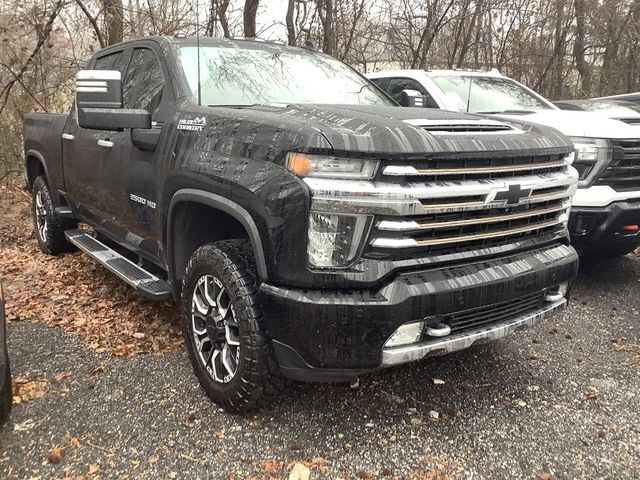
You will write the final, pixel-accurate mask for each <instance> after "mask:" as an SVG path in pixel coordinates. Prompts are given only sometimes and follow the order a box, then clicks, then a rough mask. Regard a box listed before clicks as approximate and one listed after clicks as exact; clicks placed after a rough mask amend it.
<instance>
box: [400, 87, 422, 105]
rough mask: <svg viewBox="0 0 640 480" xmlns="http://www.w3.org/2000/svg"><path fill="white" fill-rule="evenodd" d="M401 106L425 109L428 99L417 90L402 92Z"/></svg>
mask: <svg viewBox="0 0 640 480" xmlns="http://www.w3.org/2000/svg"><path fill="white" fill-rule="evenodd" d="M400 105H402V106H403V107H424V106H425V105H426V98H425V96H424V95H422V94H421V93H420V92H419V91H417V90H402V92H400Z"/></svg>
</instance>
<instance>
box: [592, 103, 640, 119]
mask: <svg viewBox="0 0 640 480" xmlns="http://www.w3.org/2000/svg"><path fill="white" fill-rule="evenodd" d="M580 106H581V107H582V108H584V109H585V110H588V111H590V112H598V113H604V114H605V115H607V116H611V117H625V116H630V117H637V116H640V106H636V105H634V104H632V103H628V104H627V103H624V104H619V103H615V102H584V103H580Z"/></svg>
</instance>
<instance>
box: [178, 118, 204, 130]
mask: <svg viewBox="0 0 640 480" xmlns="http://www.w3.org/2000/svg"><path fill="white" fill-rule="evenodd" d="M206 126H207V119H206V117H196V118H194V119H193V120H192V119H190V118H183V119H181V120H180V121H179V122H178V130H191V131H196V132H201V131H202V129H203V128H204V127H206Z"/></svg>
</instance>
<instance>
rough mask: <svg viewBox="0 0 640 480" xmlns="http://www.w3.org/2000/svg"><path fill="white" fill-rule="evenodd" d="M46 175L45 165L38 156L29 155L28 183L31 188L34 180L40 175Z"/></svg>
mask: <svg viewBox="0 0 640 480" xmlns="http://www.w3.org/2000/svg"><path fill="white" fill-rule="evenodd" d="M43 175H44V176H46V171H45V169H44V165H43V164H42V162H41V161H40V159H39V158H38V157H34V156H29V157H27V185H28V187H29V190H31V188H32V187H33V182H35V181H36V178H38V177H40V176H43Z"/></svg>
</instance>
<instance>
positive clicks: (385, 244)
mask: <svg viewBox="0 0 640 480" xmlns="http://www.w3.org/2000/svg"><path fill="white" fill-rule="evenodd" d="M566 221H567V216H566V215H565V214H561V215H560V216H558V218H555V219H553V220H544V221H541V222H534V223H530V224H528V225H525V226H522V227H515V228H504V229H500V230H494V231H490V232H480V233H471V234H466V235H456V236H453V237H440V238H427V239H424V240H416V239H415V238H384V237H379V238H374V239H373V240H372V241H371V246H372V247H377V248H410V247H430V246H434V245H445V244H448V243H451V244H453V243H461V242H471V241H474V240H486V239H489V238H499V237H508V236H510V235H517V234H520V233H526V232H531V231H533V230H541V229H544V228H549V227H554V226H557V225H560V224H562V223H564V222H566Z"/></svg>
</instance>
